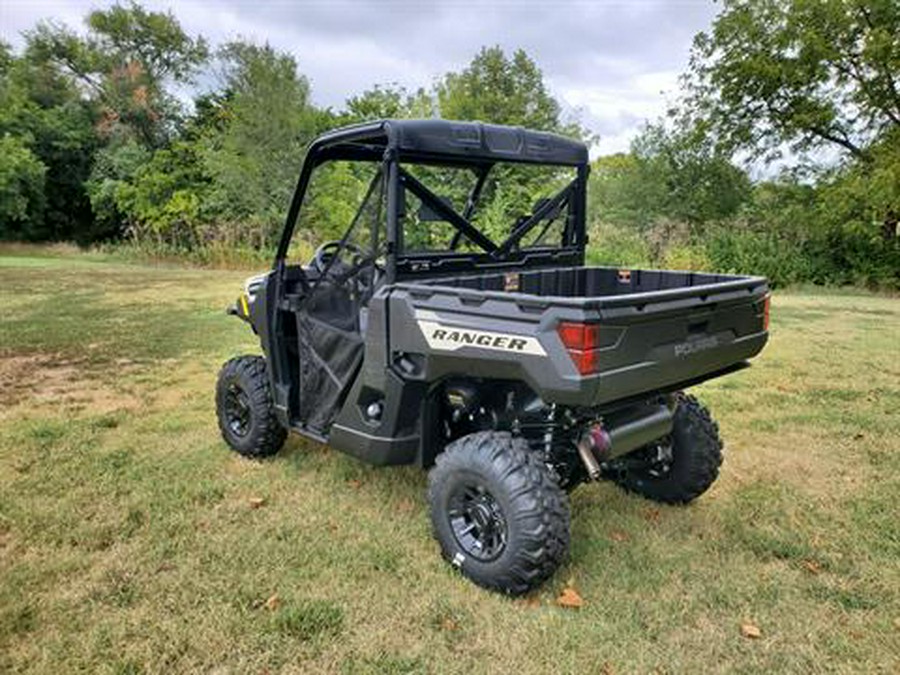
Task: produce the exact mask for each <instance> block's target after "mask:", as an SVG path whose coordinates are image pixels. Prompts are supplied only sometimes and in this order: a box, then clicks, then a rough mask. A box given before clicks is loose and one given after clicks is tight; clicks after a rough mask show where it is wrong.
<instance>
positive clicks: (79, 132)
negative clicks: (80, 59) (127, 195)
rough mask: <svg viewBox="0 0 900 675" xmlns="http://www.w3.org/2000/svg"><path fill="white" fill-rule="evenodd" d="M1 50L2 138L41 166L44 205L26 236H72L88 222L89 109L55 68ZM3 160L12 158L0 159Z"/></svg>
mask: <svg viewBox="0 0 900 675" xmlns="http://www.w3.org/2000/svg"><path fill="white" fill-rule="evenodd" d="M0 51H2V52H3V56H2V58H0V61H2V67H0V137H3V136H4V135H9V136H10V137H12V138H15V139H16V140H17V141H18V142H19V144H20V145H21V146H24V147H25V148H27V149H28V151H29V153H31V154H32V155H33V156H34V158H36V159H37V160H38V161H39V162H40V163H41V165H42V166H43V167H44V173H43V175H42V179H41V180H42V184H43V186H44V194H43V195H42V196H41V204H42V207H41V208H40V209H39V210H36V211H33V212H32V213H31V216H30V217H29V222H28V233H27V236H28V237H29V238H31V239H56V240H59V239H69V238H72V237H73V236H75V235H76V234H77V231H78V229H79V228H80V227H82V226H83V225H85V224H86V223H88V222H89V221H90V218H91V213H90V204H89V203H88V200H87V195H86V193H85V189H84V181H85V180H86V179H87V177H88V175H89V173H90V163H91V156H92V153H93V152H94V149H95V147H96V137H95V134H94V129H93V125H94V119H95V117H94V114H93V110H92V107H91V105H90V103H88V102H86V101H85V100H84V99H83V98H82V96H81V95H80V93H79V91H78V89H77V88H76V87H74V86H73V84H72V82H71V81H70V80H69V79H68V78H66V77H64V76H63V75H61V74H60V73H59V72H58V70H57V69H56V68H55V67H54V66H53V65H51V64H47V63H46V62H35V61H34V60H33V59H31V58H30V57H29V55H28V54H27V53H26V54H25V55H24V56H16V55H14V54H12V52H11V51H10V50H9V49H8V48H5V49H2V50H0ZM5 162H9V163H12V162H13V159H12V157H8V158H4V157H2V156H0V164H2V163H5ZM22 236H25V233H23V235H22Z"/></svg>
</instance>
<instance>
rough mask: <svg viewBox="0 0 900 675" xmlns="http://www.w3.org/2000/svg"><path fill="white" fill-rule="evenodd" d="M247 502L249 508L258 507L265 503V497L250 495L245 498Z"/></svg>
mask: <svg viewBox="0 0 900 675" xmlns="http://www.w3.org/2000/svg"><path fill="white" fill-rule="evenodd" d="M247 503H248V504H250V508H251V509H258V508H259V507H260V506H265V505H266V498H265V497H250V499H248V500H247Z"/></svg>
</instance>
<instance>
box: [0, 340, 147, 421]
mask: <svg viewBox="0 0 900 675" xmlns="http://www.w3.org/2000/svg"><path fill="white" fill-rule="evenodd" d="M118 367H119V368H121V367H123V366H121V365H119V366H118ZM26 404H28V405H37V406H62V407H68V408H77V409H81V408H89V409H90V410H91V411H92V412H95V413H99V414H103V413H107V412H112V411H114V410H122V409H133V408H137V407H138V406H139V404H140V402H139V401H138V399H136V398H135V397H134V396H130V395H128V394H123V393H121V392H118V391H115V390H114V389H113V388H111V387H109V386H108V385H106V384H104V383H103V382H102V381H100V379H99V378H98V377H97V375H96V374H95V373H91V372H90V370H89V369H88V368H87V367H86V363H85V362H84V361H81V360H76V359H66V358H64V357H62V356H59V355H53V354H32V355H28V356H6V357H2V358H0V408H2V409H3V412H2V413H0V417H5V416H6V415H7V414H8V413H10V412H11V411H12V409H13V408H15V407H17V406H21V405H26Z"/></svg>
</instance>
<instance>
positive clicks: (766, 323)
mask: <svg viewBox="0 0 900 675" xmlns="http://www.w3.org/2000/svg"><path fill="white" fill-rule="evenodd" d="M771 304H772V296H771V295H767V296H766V297H765V300H763V330H769V305H771Z"/></svg>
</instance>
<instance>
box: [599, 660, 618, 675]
mask: <svg viewBox="0 0 900 675" xmlns="http://www.w3.org/2000/svg"><path fill="white" fill-rule="evenodd" d="M615 672H616V671H615V670H613V667H612V664H611V663H610V662H609V661H604V662H603V665H602V666H600V675H613V673H615Z"/></svg>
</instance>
